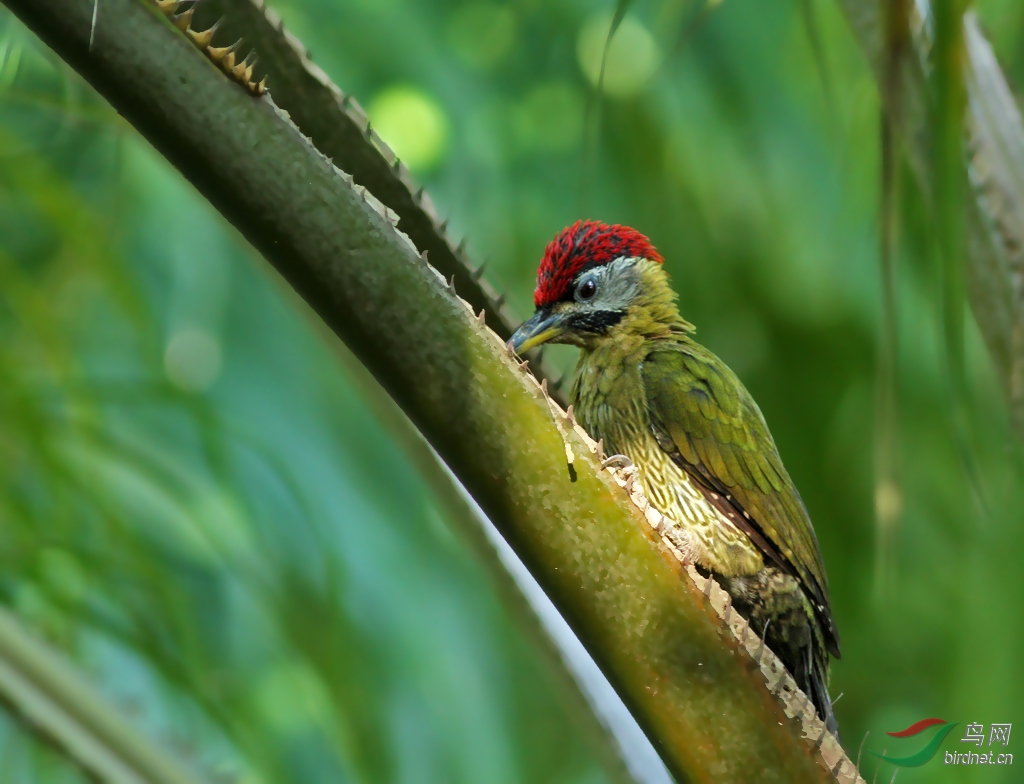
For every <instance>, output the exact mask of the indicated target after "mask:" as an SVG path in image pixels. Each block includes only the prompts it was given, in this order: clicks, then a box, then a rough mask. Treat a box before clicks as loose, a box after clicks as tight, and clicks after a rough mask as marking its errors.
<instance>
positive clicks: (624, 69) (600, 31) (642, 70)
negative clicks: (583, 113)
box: [576, 14, 661, 98]
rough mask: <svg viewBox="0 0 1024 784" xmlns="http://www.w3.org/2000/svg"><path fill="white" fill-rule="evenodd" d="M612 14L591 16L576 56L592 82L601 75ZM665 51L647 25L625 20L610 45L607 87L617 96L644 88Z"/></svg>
mask: <svg viewBox="0 0 1024 784" xmlns="http://www.w3.org/2000/svg"><path fill="white" fill-rule="evenodd" d="M611 22H612V19H611V16H609V15H608V14H598V15H596V16H593V17H591V18H590V19H589V20H588V21H587V22H586V24H584V25H583V27H582V29H581V30H580V34H579V38H578V39H577V41H576V56H577V58H578V60H579V64H580V69H581V70H582V71H583V74H584V75H585V76H586V77H587V79H588V80H589V81H590V83H591V84H592V85H594V86H595V87H596V86H597V84H598V82H599V81H600V77H601V58H602V57H603V56H604V48H605V41H607V39H608V31H609V30H610V29H611ZM660 60H661V52H660V51H659V49H658V44H657V43H656V42H655V40H654V37H653V36H652V35H651V34H650V32H649V31H648V30H647V28H646V27H644V26H643V24H642V23H641V22H639V21H637V20H636V19H634V18H633V17H631V16H627V17H626V18H625V19H623V20H622V24H620V25H619V27H618V29H617V30H616V31H615V35H613V36H612V40H611V43H610V44H608V58H607V60H606V61H605V67H604V84H603V89H604V92H605V93H606V94H607V95H610V96H612V97H614V98H626V97H628V96H630V95H634V94H636V93H637V92H639V91H640V90H641V89H643V87H644V85H646V84H647V82H648V80H649V79H650V78H651V76H653V75H654V72H655V71H656V70H657V68H658V63H659V61H660Z"/></svg>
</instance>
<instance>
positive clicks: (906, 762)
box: [868, 719, 958, 768]
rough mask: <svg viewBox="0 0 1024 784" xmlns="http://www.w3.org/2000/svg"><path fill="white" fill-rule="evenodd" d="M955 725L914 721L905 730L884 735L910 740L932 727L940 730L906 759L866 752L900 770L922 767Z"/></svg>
mask: <svg viewBox="0 0 1024 784" xmlns="http://www.w3.org/2000/svg"><path fill="white" fill-rule="evenodd" d="M957 724H958V722H955V721H954V722H952V723H950V722H948V721H946V720H945V719H921V721H915V722H914V723H913V724H911V725H910V726H909V727H907V728H906V729H905V730H900V731H899V732H887V733H885V734H886V735H889V736H890V737H893V738H912V737H914V736H915V735H920V734H921V733H922V732H924V731H925V730H928V729H931V728H932V727H935V726H939V727H940V729H939V730H938V731H937V732H936V733H935V734H934V735H932V739H931V740H930V741H928V742H927V743H926V744H925V745H924V748H922V749H921V750H920V751H918V752H916V753H914V754H909V755H907V756H906V757H888V756H886V755H885V754H881V753H879V752H877V751H873V750H871V749H868V751H871V753H872V754H874V755H875V756H876V757H880V758H882V759H883V760H885V761H886V762H889V763H891V764H893V765H897V766H899V767H901V768H915V767H917V766H918V765H924V763H926V762H927V761H928V760H930V759H931V758H932V757H934V756H935V752H936V751H938V750H939V746H941V745H942V741H944V740H945V739H946V736H947V735H948V734H949V733H950V730H952V729H953V727H955V726H956V725H957Z"/></svg>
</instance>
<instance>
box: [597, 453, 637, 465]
mask: <svg viewBox="0 0 1024 784" xmlns="http://www.w3.org/2000/svg"><path fill="white" fill-rule="evenodd" d="M613 467H614V468H635V466H634V465H633V461H632V460H630V459H629V458H628V457H626V456H625V455H610V456H609V457H606V458H605V459H604V460H602V461H601V468H613Z"/></svg>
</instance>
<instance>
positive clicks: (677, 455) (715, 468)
mask: <svg viewBox="0 0 1024 784" xmlns="http://www.w3.org/2000/svg"><path fill="white" fill-rule="evenodd" d="M643 379H644V387H645V391H646V393H647V405H648V408H649V411H650V416H651V424H652V426H653V428H654V431H655V436H656V437H657V439H658V442H659V443H660V444H661V445H662V448H663V449H665V450H666V451H667V452H669V453H670V454H671V455H672V456H673V458H674V459H675V461H676V462H677V463H678V464H679V465H680V466H681V467H682V468H683V469H685V470H686V471H687V473H689V474H690V476H691V477H693V479H694V480H695V482H696V483H697V484H698V485H699V486H701V487H702V488H703V489H704V490H705V491H707V492H708V495H711V494H712V493H715V494H718V495H719V496H724V498H725V500H724V501H723V500H721V499H720V503H727V504H729V505H731V507H732V510H734V511H735V514H734V515H731V517H732V519H734V520H735V521H736V523H737V525H738V526H739V527H740V528H742V529H743V530H744V531H745V532H746V533H747V534H748V536H750V538H751V539H752V540H753V541H754V543H755V544H756V545H757V546H758V547H759V548H760V549H761V550H762V551H764V553H765V555H766V556H767V558H768V560H770V561H773V562H774V563H775V564H776V565H777V566H778V567H779V568H781V569H783V570H784V571H786V572H789V573H790V574H793V575H795V576H796V577H797V578H798V579H799V580H800V582H801V584H802V585H803V587H804V591H805V592H806V593H807V595H808V598H809V599H810V600H811V602H812V604H814V606H815V609H816V614H817V616H818V618H819V619H820V621H821V625H822V628H823V629H825V632H826V633H825V637H826V642H827V645H828V649H829V650H830V651H831V653H832V654H833V655H834V656H836V657H838V656H839V638H838V634H837V632H836V629H835V626H834V624H833V622H832V611H831V608H830V606H829V598H828V584H827V582H826V580H825V565H824V563H823V561H822V558H821V550H820V549H819V547H818V540H817V538H816V537H815V535H814V528H813V526H812V525H811V520H810V517H809V516H808V514H807V509H806V508H805V507H804V502H803V500H802V499H801V498H800V493H799V492H797V489H796V486H795V485H794V484H793V480H792V479H790V478H789V474H788V473H787V472H786V469H785V467H784V466H783V465H782V459H781V458H780V457H779V452H778V449H776V447H775V441H774V440H773V439H772V436H771V433H769V432H768V425H767V424H766V423H765V421H764V417H763V416H762V415H761V410H760V409H759V408H758V407H757V404H756V403H755V402H754V399H753V398H752V397H751V396H750V393H749V392H747V390H746V388H745V387H744V386H743V384H742V383H741V382H740V380H739V379H738V378H737V377H736V375H735V374H734V373H733V372H732V371H731V370H730V369H729V368H728V367H727V366H726V365H725V363H723V362H722V361H721V360H720V359H718V357H716V356H715V355H714V354H712V353H711V352H710V351H708V350H707V349H705V348H704V347H703V346H700V345H698V344H696V343H690V342H687V343H666V344H664V345H663V346H661V347H659V348H658V349H656V350H655V351H653V352H652V353H651V354H649V355H648V356H647V358H646V360H645V361H644V365H643Z"/></svg>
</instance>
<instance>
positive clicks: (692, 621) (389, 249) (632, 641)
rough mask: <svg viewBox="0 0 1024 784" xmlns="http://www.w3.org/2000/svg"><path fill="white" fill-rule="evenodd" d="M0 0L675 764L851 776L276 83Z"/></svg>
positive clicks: (159, 26) (165, 36)
mask: <svg viewBox="0 0 1024 784" xmlns="http://www.w3.org/2000/svg"><path fill="white" fill-rule="evenodd" d="M6 3H7V5H8V6H9V7H10V8H11V9H12V10H13V11H14V12H15V13H16V14H17V15H18V16H19V17H20V18H21V19H22V20H23V21H24V22H25V23H26V24H27V25H28V26H29V27H30V28H31V29H32V30H34V31H35V32H36V33H37V34H38V35H39V36H40V37H41V38H42V39H43V40H44V41H45V42H46V43H47V44H48V45H50V46H51V47H52V48H53V49H54V50H55V51H56V52H57V53H58V54H59V55H60V56H61V57H63V58H64V59H65V60H66V61H67V62H68V63H69V64H70V65H71V66H72V67H73V68H75V69H76V70H77V71H78V72H79V73H80V74H82V75H83V76H84V77H85V78H86V79H87V80H88V81H89V82H90V83H91V84H92V85H93V86H94V87H95V88H96V89H97V90H99V92H100V93H101V94H102V95H104V96H105V97H106V98H107V100H109V101H110V102H111V103H112V104H113V106H114V107H115V108H116V109H117V110H118V111H119V112H120V113H121V114H122V115H124V116H125V118H126V119H128V120H129V122H131V123H132V124H133V125H134V126H135V127H136V128H137V129H138V130H139V131H140V132H141V133H142V135H143V136H144V137H145V138H146V139H148V140H149V141H150V142H151V143H152V144H153V145H154V146H155V147H156V148H157V149H158V150H159V151H160V152H161V153H162V154H163V155H164V156H165V157H167V159H168V160H169V161H171V163H173V164H174V165H175V166H176V167H177V168H178V169H179V170H180V171H181V172H182V173H183V174H184V175H185V176H186V178H187V179H189V180H190V181H191V182H192V183H193V185H194V186H195V187H196V188H197V189H198V190H199V191H200V192H201V193H202V194H203V195H204V196H205V197H206V198H207V199H209V200H210V201H211V203H212V204H213V205H214V206H215V207H216V208H217V209H218V210H219V211H220V212H221V213H222V214H223V215H224V216H225V217H226V218H227V219H228V220H229V221H231V222H232V223H233V224H234V225H235V226H236V227H237V228H238V229H239V230H240V231H241V232H242V234H243V235H244V236H245V237H246V238H247V239H248V240H249V241H250V242H251V243H252V244H253V246H254V247H256V248H257V249H258V250H259V251H260V252H261V253H262V254H263V255H264V257H265V258H266V259H267V260H268V261H270V262H271V263H272V264H273V265H274V266H275V267H276V268H277V269H278V270H279V271H280V273H281V274H282V275H283V276H284V278H285V279H286V280H287V281H288V282H289V283H290V284H291V285H292V286H293V287H295V289H296V290H297V291H298V293H299V294H300V295H301V296H302V297H303V299H305V300H306V302H307V303H309V305H310V306H311V307H312V308H313V310H314V311H315V312H316V313H317V314H318V315H319V316H320V318H321V319H323V321H324V322H325V323H326V324H327V326H328V327H330V328H331V329H332V330H333V331H334V332H336V333H337V334H338V335H339V337H341V339H342V340H343V341H344V342H345V343H346V344H347V345H348V346H349V348H350V349H351V350H352V351H353V353H354V354H355V355H356V356H357V357H358V358H359V360H360V361H361V362H362V363H363V364H364V365H365V366H366V367H367V368H368V369H369V370H370V372H371V373H372V374H373V375H374V377H375V378H376V379H377V381H378V382H379V383H380V384H381V385H382V386H383V387H384V388H385V389H386V390H387V391H388V393H389V394H390V395H391V396H392V397H393V398H394V400H395V401H396V402H397V403H398V404H399V405H400V406H401V408H402V409H403V410H404V411H405V413H406V414H407V415H408V416H409V418H410V419H411V420H412V421H413V423H414V424H415V425H416V427H417V428H418V429H419V430H420V431H421V432H422V433H423V434H424V436H425V437H426V439H427V440H428V441H429V442H430V444H431V446H433V448H434V449H435V450H436V451H437V453H438V454H439V455H440V456H441V457H442V458H443V459H444V461H445V462H446V464H447V465H448V466H449V468H450V469H451V470H452V471H453V472H454V473H455V474H456V476H458V478H459V479H460V481H461V482H462V483H463V485H464V486H465V487H466V489H467V490H468V491H469V492H470V493H471V494H472V495H473V497H474V498H475V499H476V500H477V501H478V503H479V504H480V506H481V507H482V508H483V509H484V511H485V512H486V513H487V515H488V516H489V517H490V519H491V520H492V521H493V522H494V524H495V525H496V526H497V528H498V530H499V531H500V532H501V533H502V535H503V536H504V537H505V538H506V539H507V540H508V541H509V543H510V544H511V545H512V547H513V548H514V549H515V550H516V552H517V554H518V555H519V556H520V558H521V559H522V560H523V562H524V563H525V564H526V566H527V567H528V568H529V569H530V570H531V572H532V573H533V574H534V575H535V576H536V577H537V579H538V581H539V582H540V584H541V585H542V586H543V587H544V589H545V590H546V592H547V593H548V595H549V596H550V597H551V599H552V601H553V602H554V603H555V605H556V606H557V607H558V608H559V609H560V611H561V612H562V613H563V615H564V616H565V618H566V620H567V621H568V622H569V623H570V625H571V626H572V627H573V629H574V630H575V632H576V633H577V635H578V636H579V637H580V639H581V640H582V641H583V643H584V645H586V646H587V649H588V650H589V651H590V652H591V654H592V655H593V656H594V658H595V660H596V661H597V663H598V665H599V666H600V667H601V668H602V669H603V671H604V672H605V673H606V674H607V675H608V677H609V679H610V680H611V682H612V684H613V685H614V686H615V687H616V689H617V690H618V692H619V694H620V695H621V696H622V697H623V699H624V700H625V702H626V704H627V706H629V707H630V709H631V710H632V712H633V714H634V716H635V717H636V718H637V720H638V721H639V723H640V725H641V726H642V727H643V728H644V729H645V731H646V732H647V734H648V736H649V737H650V738H651V739H652V741H653V742H654V744H655V746H656V747H657V748H658V750H659V752H660V753H661V755H662V757H663V759H664V760H665V762H666V764H667V765H668V767H669V769H670V770H671V771H672V772H673V774H674V775H676V776H677V778H679V779H681V780H690V781H694V782H712V781H713V782H728V781H737V782H747V781H750V780H751V777H752V776H755V777H756V778H757V780H758V781H761V782H785V783H786V784H796V783H798V782H805V781H825V780H830V779H831V778H832V776H831V774H830V773H829V771H828V770H827V769H826V767H825V766H826V765H827V766H828V767H829V768H834V769H836V770H837V771H840V780H841V781H854V780H856V773H855V771H853V770H852V768H853V765H852V763H850V762H849V761H848V760H847V759H846V758H845V757H844V756H843V755H842V752H841V749H839V748H838V746H837V744H836V743H835V741H834V739H832V738H831V736H828V737H826V736H825V734H824V732H823V731H818V730H819V728H821V722H820V721H819V720H816V719H815V718H813V715H812V717H811V718H808V713H807V711H806V703H805V701H804V702H801V700H800V697H802V695H798V694H796V693H795V692H794V691H793V689H792V688H791V682H792V679H791V678H789V676H788V675H786V674H785V673H784V671H782V670H781V668H780V667H778V666H777V660H776V659H775V657H774V656H773V655H770V652H767V651H763V649H758V651H757V657H756V661H755V658H752V656H751V652H752V651H754V650H755V648H757V646H756V645H755V644H754V643H752V642H751V641H750V639H749V636H748V635H746V633H745V631H746V630H744V634H743V635H742V639H743V640H744V643H743V644H742V645H741V644H740V643H739V642H738V640H737V635H739V632H737V629H738V628H740V626H741V624H739V622H738V621H737V615H736V613H732V615H731V617H730V615H729V608H724V607H723V601H724V600H723V598H722V597H723V596H724V592H723V591H721V589H718V588H716V587H715V586H714V585H713V584H712V582H711V581H708V582H707V583H706V588H707V596H708V597H709V598H710V602H709V601H707V600H706V599H705V597H704V596H703V595H702V594H701V593H700V592H699V591H698V589H697V587H696V583H698V582H701V583H703V581H702V580H698V578H697V576H696V572H692V571H691V572H690V574H691V576H692V577H693V579H692V580H691V579H688V578H687V574H688V572H687V571H686V570H684V569H683V567H682V566H681V564H680V563H679V562H678V561H676V560H675V559H674V558H673V557H672V555H671V554H670V553H669V552H668V551H667V549H666V548H665V546H664V545H663V544H662V542H661V540H660V537H658V536H657V534H656V532H655V531H654V530H653V529H652V528H651V527H650V526H649V525H648V524H647V523H646V522H645V520H646V518H645V517H644V514H643V513H642V512H641V511H640V508H639V507H638V506H637V505H635V504H634V502H633V501H631V500H630V498H629V497H628V496H627V494H626V493H623V492H622V491H621V489H620V485H619V484H618V483H616V481H615V480H614V478H613V477H612V475H611V473H610V472H607V471H598V470H596V467H597V464H596V461H595V458H594V457H593V456H592V454H591V451H590V449H591V447H590V444H589V443H588V440H587V439H586V438H585V436H584V435H583V434H582V431H580V430H579V429H578V428H576V427H575V426H573V425H572V423H570V422H569V421H568V420H566V419H565V418H559V417H557V416H555V415H554V413H553V408H552V405H553V404H552V403H551V401H550V399H549V398H548V397H547V396H546V394H545V393H544V392H543V391H542V389H541V388H540V387H539V385H538V384H537V383H536V381H535V380H534V378H533V377H532V376H531V375H529V374H528V373H527V372H525V371H524V370H523V369H522V368H520V367H518V366H517V364H516V363H515V362H514V361H513V360H512V359H511V358H510V357H509V356H508V354H507V353H506V351H505V349H504V346H503V341H501V339H500V338H498V337H497V336H496V335H494V333H493V332H491V331H490V330H489V329H486V328H484V327H483V326H481V325H480V324H479V322H478V321H477V320H476V318H475V317H474V316H473V315H472V314H471V312H470V308H469V306H468V305H466V303H464V302H463V301H462V300H460V299H458V298H457V297H456V296H454V294H453V292H452V291H451V290H450V289H449V287H448V286H447V285H446V284H445V282H444V281H443V280H442V279H441V276H440V275H439V274H438V273H436V272H435V271H434V270H433V269H432V268H431V267H429V265H428V264H427V263H426V262H425V261H424V260H423V259H422V258H421V257H420V256H419V255H418V253H417V252H416V250H415V249H414V247H413V246H412V244H411V243H410V242H409V241H408V240H407V238H406V237H405V236H403V235H401V234H399V233H398V232H397V231H396V230H395V226H394V218H393V215H392V214H390V213H388V212H387V211H386V210H385V208H384V207H383V205H381V204H380V203H379V202H377V201H376V199H374V198H373V197H372V196H370V195H368V194H367V193H366V191H365V190H364V189H362V188H360V187H357V186H354V185H353V184H352V182H351V178H349V177H347V176H346V175H344V174H342V173H341V172H340V171H338V170H337V169H336V168H335V167H334V166H333V164H332V163H331V162H330V161H329V160H327V159H326V158H325V157H324V156H323V155H322V154H321V153H319V152H318V151H317V150H316V149H315V148H313V147H312V146H311V145H310V144H309V143H308V141H307V140H306V139H305V138H304V137H303V136H302V135H301V134H300V133H299V132H298V131H297V129H296V128H295V127H294V126H293V125H291V124H290V123H289V122H288V121H287V119H286V118H285V117H284V116H283V115H282V114H281V113H280V112H279V111H278V110H277V109H276V107H275V106H274V105H273V103H272V101H271V100H270V99H269V98H266V97H265V98H263V99H261V100H257V99H254V98H253V97H252V96H251V95H249V94H248V93H247V92H245V91H244V90H243V89H241V88H240V87H239V86H238V85H237V84H235V83H233V82H231V81H229V80H228V79H226V78H225V77H224V76H223V74H222V73H221V72H220V71H218V70H216V69H215V68H214V67H213V66H212V65H211V64H210V63H209V62H208V61H206V60H205V59H204V58H203V57H202V56H201V55H200V54H199V53H198V52H197V51H196V50H195V49H194V48H193V46H192V45H191V44H190V43H189V42H188V41H187V40H186V39H185V38H184V37H183V36H181V35H180V34H179V33H178V32H177V31H175V30H173V29H172V28H171V27H170V26H169V25H168V24H167V23H166V21H165V20H164V19H163V18H162V17H160V16H158V15H157V14H156V13H155V12H154V11H153V10H151V9H150V8H149V7H148V6H146V5H143V4H142V3H141V2H139V1H138V0H104V2H103V5H102V10H101V13H100V14H99V18H98V24H97V26H96V29H95V30H94V31H91V18H92V8H91V4H89V3H84V2H81V0H6ZM91 32H93V33H94V34H93V41H92V44H91V45H90V34H91ZM167 219H168V221H173V220H174V214H173V210H170V209H169V210H168V218H167ZM198 250H199V251H200V252H201V249H198ZM723 614H724V616H725V618H726V622H725V623H723V622H722V620H721V617H722V615H723ZM762 654H763V656H762ZM758 663H760V666H758ZM766 678H767V679H768V681H769V682H770V683H771V686H772V689H773V693H770V692H769V691H768V688H767V686H766ZM811 714H813V711H811ZM788 716H794V717H796V716H798V717H799V718H798V719H797V720H792V719H790V718H788ZM802 732H803V733H805V734H807V735H808V736H809V738H810V739H811V741H812V742H813V741H814V740H815V739H817V743H816V744H815V745H814V746H813V747H812V746H811V745H810V744H809V743H808V741H806V740H805V739H804V738H802V737H801V733H802Z"/></svg>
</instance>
